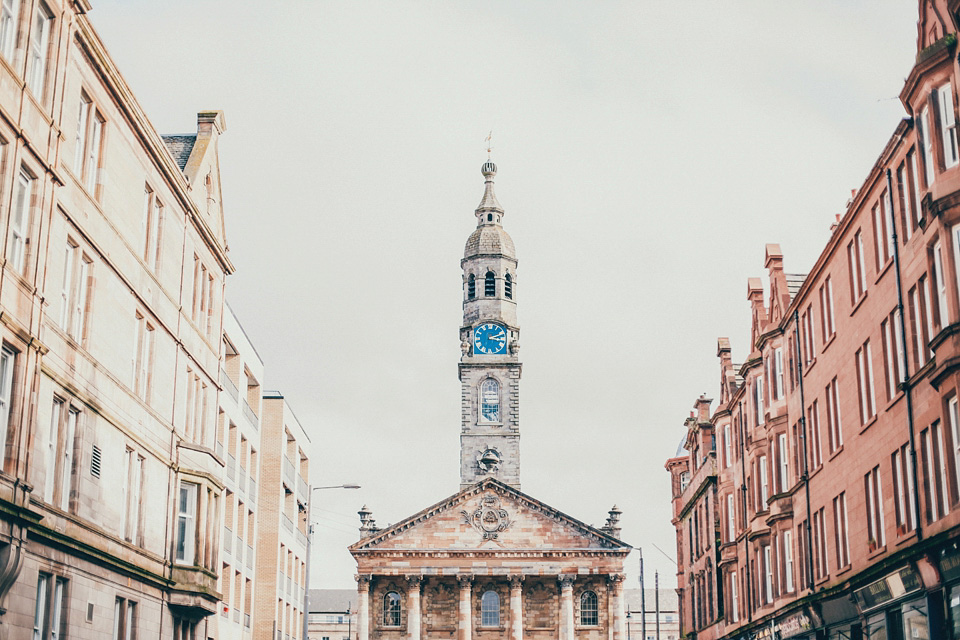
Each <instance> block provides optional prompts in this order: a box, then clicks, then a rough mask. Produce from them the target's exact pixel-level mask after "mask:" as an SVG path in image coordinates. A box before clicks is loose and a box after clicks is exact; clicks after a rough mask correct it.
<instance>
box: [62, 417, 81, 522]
mask: <svg viewBox="0 0 960 640" xmlns="http://www.w3.org/2000/svg"><path fill="white" fill-rule="evenodd" d="M79 420H80V410H79V409H77V408H75V407H69V408H68V409H67V421H66V423H65V424H64V429H65V433H64V438H63V443H62V444H61V447H62V449H63V453H62V454H61V455H60V460H61V463H62V466H61V467H60V508H61V509H63V510H64V511H69V509H70V491H71V489H73V445H74V441H75V440H76V436H77V423H78V422H79Z"/></svg>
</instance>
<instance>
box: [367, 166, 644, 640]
mask: <svg viewBox="0 0 960 640" xmlns="http://www.w3.org/2000/svg"><path fill="white" fill-rule="evenodd" d="M482 173H483V176H484V178H485V180H486V184H485V190H484V195H483V199H482V201H481V203H480V206H479V207H478V208H477V210H476V216H477V228H476V230H475V231H474V232H473V233H472V234H471V235H470V237H469V238H468V240H467V244H466V250H465V252H464V257H463V260H462V261H461V268H462V270H463V323H462V325H461V327H460V341H461V351H462V355H461V358H460V364H459V372H460V383H461V394H460V402H461V409H462V417H461V429H460V444H461V455H460V491H459V492H458V493H456V494H454V495H452V496H450V497H448V498H446V499H444V500H441V501H440V502H438V503H436V504H434V505H432V506H429V507H427V508H426V509H424V510H422V511H420V512H419V513H417V514H414V515H413V516H411V517H409V518H406V519H405V520H402V521H401V522H399V523H397V524H395V525H392V526H389V527H387V528H385V529H380V528H378V527H377V526H376V524H375V522H374V520H373V518H372V516H371V513H370V512H369V511H368V510H367V509H366V508H364V509H362V510H361V512H360V517H361V523H362V527H361V534H362V537H361V539H360V541H358V542H357V543H355V544H354V545H352V546H351V547H350V551H351V553H352V554H353V556H354V557H355V558H356V561H357V573H358V575H357V580H358V594H357V609H356V611H357V629H356V632H357V639H358V640H371V639H373V638H382V639H384V640H387V639H396V640H400V639H404V640H421V639H423V638H457V640H473V639H477V640H484V639H493V638H498V639H499V638H505V637H508V638H511V639H512V640H521V639H522V638H531V639H537V638H541V639H543V640H547V639H549V640H557V638H559V639H560V640H573V638H584V639H587V638H590V639H594V640H600V639H601V638H605V639H610V640H626V624H625V612H624V598H623V586H624V585H623V577H624V574H623V570H624V569H623V563H624V560H625V558H626V556H627V554H628V553H629V552H630V547H629V545H627V544H625V543H623V542H621V541H620V539H619V535H620V527H619V524H618V522H619V518H620V511H619V510H618V509H617V508H616V507H614V508H613V509H611V510H610V513H609V519H608V520H607V524H606V526H604V527H603V528H601V529H596V528H593V527H591V526H588V525H586V524H583V523H582V522H580V521H578V520H575V519H574V518H571V517H570V516H568V515H565V514H563V513H561V512H560V511H558V510H556V509H554V508H552V507H550V506H548V505H546V504H544V503H543V502H540V501H539V500H536V499H535V498H533V497H531V496H529V495H526V494H524V493H522V492H521V491H520V446H519V445H520V419H519V408H520V406H519V401H520V388H519V385H520V372H521V365H520V360H519V349H520V328H519V326H518V323H517V299H518V295H519V292H520V289H519V279H518V276H517V256H516V251H515V250H514V245H513V240H512V239H511V238H510V236H509V235H507V232H506V231H504V229H503V226H502V219H503V215H504V211H503V208H502V207H501V206H500V203H499V202H498V201H497V197H496V195H495V194H494V188H493V179H494V176H495V175H496V167H495V166H494V164H493V163H492V162H489V161H488V162H487V163H486V164H484V165H483V169H482Z"/></svg>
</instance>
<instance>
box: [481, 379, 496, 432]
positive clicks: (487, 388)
mask: <svg viewBox="0 0 960 640" xmlns="http://www.w3.org/2000/svg"><path fill="white" fill-rule="evenodd" d="M480 421H481V422H500V384H499V383H498V382H497V381H496V380H494V379H493V378H487V379H486V380H484V381H483V382H482V383H481V384H480Z"/></svg>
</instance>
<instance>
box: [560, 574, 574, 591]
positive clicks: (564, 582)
mask: <svg viewBox="0 0 960 640" xmlns="http://www.w3.org/2000/svg"><path fill="white" fill-rule="evenodd" d="M576 579H577V576H575V575H570V574H564V575H561V576H557V582H559V583H560V588H561V589H572V588H573V581H574V580H576Z"/></svg>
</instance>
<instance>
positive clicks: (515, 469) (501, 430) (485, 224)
mask: <svg viewBox="0 0 960 640" xmlns="http://www.w3.org/2000/svg"><path fill="white" fill-rule="evenodd" d="M481 172H482V173H483V177H484V180H485V184H484V191H483V200H482V201H481V202H480V206H479V207H477V210H476V216H477V228H476V230H475V231H474V232H473V233H471V234H470V237H469V238H467V244H466V247H465V248H464V251H463V260H461V261H460V267H461V268H462V269H463V324H462V325H461V327H460V349H461V351H462V355H461V357H460V366H459V373H460V405H461V430H460V486H461V488H466V487H468V486H470V485H472V484H474V483H476V482H479V481H480V480H483V479H485V478H496V479H497V480H500V481H501V482H503V483H505V484H508V485H510V486H512V487H514V488H516V489H519V488H520V359H519V352H520V327H519V326H517V254H516V251H515V250H514V248H513V240H512V239H511V238H510V236H509V235H507V232H506V231H504V230H503V226H502V220H503V208H502V207H501V206H500V203H499V202H498V201H497V196H496V194H495V193H494V191H493V178H494V176H496V175H497V166H496V165H495V164H493V163H492V162H490V161H489V160H487V162H486V163H484V165H483V167H482V168H481Z"/></svg>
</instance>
